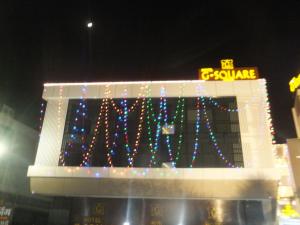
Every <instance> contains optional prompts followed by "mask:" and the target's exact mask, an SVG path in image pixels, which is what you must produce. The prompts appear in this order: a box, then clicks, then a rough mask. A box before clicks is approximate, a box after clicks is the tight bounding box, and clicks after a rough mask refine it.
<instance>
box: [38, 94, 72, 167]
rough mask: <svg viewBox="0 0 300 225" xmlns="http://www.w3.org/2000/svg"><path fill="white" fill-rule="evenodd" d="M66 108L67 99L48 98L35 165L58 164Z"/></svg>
mask: <svg viewBox="0 0 300 225" xmlns="http://www.w3.org/2000/svg"><path fill="white" fill-rule="evenodd" d="M67 109H68V99H50V100H48V102H47V108H46V112H45V118H44V123H43V127H42V132H41V136H40V141H39V145H38V150H37V154H36V158H35V165H41V166H57V165H58V160H59V155H60V150H61V144H62V139H63V133H64V125H65V120H66V114H67Z"/></svg>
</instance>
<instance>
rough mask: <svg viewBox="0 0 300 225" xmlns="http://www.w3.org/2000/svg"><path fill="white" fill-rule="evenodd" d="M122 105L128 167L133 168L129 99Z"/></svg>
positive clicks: (122, 102)
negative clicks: (129, 129) (129, 134)
mask: <svg viewBox="0 0 300 225" xmlns="http://www.w3.org/2000/svg"><path fill="white" fill-rule="evenodd" d="M121 105H122V107H123V134H124V139H125V149H126V156H127V161H128V166H129V167H131V166H132V160H131V149H130V146H129V137H128V122H127V121H128V107H127V99H126V98H125V99H123V100H122V101H121Z"/></svg>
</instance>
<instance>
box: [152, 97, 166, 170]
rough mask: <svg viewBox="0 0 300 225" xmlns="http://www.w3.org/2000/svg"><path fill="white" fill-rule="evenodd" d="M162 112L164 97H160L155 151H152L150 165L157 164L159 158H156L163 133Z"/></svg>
mask: <svg viewBox="0 0 300 225" xmlns="http://www.w3.org/2000/svg"><path fill="white" fill-rule="evenodd" d="M162 113H163V98H162V97H160V101H159V113H158V116H157V124H156V131H155V138H154V146H153V151H152V152H151V159H150V165H151V166H152V165H154V166H156V165H157V160H156V154H157V151H158V147H159V140H160V135H161V127H162V126H161V119H162Z"/></svg>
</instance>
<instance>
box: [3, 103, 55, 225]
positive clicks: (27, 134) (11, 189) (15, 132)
mask: <svg viewBox="0 0 300 225" xmlns="http://www.w3.org/2000/svg"><path fill="white" fill-rule="evenodd" d="M38 138H39V135H38V132H37V131H36V130H34V129H32V128H31V127H28V126H26V125H25V124H23V123H21V122H19V121H18V120H16V119H15V117H14V111H13V110H12V109H11V108H10V107H8V106H6V105H1V110H0V177H1V184H0V224H3V225H4V224H7V225H8V224H12V225H18V224H22V225H25V224H26V225H27V224H28V225H29V224H44V223H45V222H47V218H48V209H49V207H50V205H51V199H49V198H45V197H43V196H34V195H32V194H31V191H30V187H29V179H28V178H27V176H26V172H27V168H28V166H29V165H31V164H32V163H33V162H34V156H35V153H36V147H37V143H38Z"/></svg>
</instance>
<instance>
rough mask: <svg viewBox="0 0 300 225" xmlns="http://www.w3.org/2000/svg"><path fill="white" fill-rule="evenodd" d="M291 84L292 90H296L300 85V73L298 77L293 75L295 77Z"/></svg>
mask: <svg viewBox="0 0 300 225" xmlns="http://www.w3.org/2000/svg"><path fill="white" fill-rule="evenodd" d="M289 85H290V91H291V92H295V91H296V89H297V88H298V87H299V86H300V74H299V75H298V77H293V79H291V80H290V82H289Z"/></svg>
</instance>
